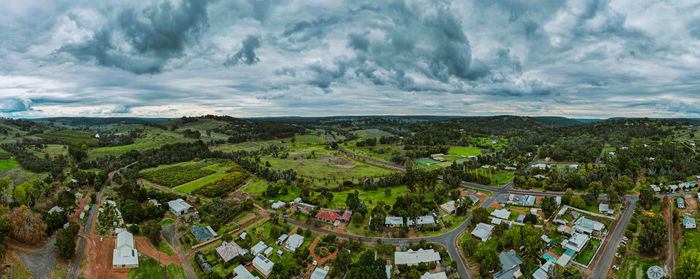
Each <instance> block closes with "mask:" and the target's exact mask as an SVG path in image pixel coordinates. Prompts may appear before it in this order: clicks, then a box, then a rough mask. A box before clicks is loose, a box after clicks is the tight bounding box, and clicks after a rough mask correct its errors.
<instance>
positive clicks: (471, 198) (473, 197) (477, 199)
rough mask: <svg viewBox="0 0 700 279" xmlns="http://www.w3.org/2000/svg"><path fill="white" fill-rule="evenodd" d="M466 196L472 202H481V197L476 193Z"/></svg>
mask: <svg viewBox="0 0 700 279" xmlns="http://www.w3.org/2000/svg"><path fill="white" fill-rule="evenodd" d="M465 197H467V198H469V199H470V200H471V201H472V204H475V203H477V202H479V197H477V196H475V195H466V196H465Z"/></svg>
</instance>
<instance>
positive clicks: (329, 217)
mask: <svg viewBox="0 0 700 279" xmlns="http://www.w3.org/2000/svg"><path fill="white" fill-rule="evenodd" d="M315 217H316V219H319V220H321V221H324V222H327V223H331V224H332V223H333V222H335V220H336V219H338V213H336V212H335V211H332V210H327V209H321V210H319V211H318V213H316V216H315Z"/></svg>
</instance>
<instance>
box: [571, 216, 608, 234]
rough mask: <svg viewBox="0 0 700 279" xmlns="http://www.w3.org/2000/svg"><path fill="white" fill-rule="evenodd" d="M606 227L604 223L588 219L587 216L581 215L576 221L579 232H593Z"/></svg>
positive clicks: (575, 224)
mask: <svg viewBox="0 0 700 279" xmlns="http://www.w3.org/2000/svg"><path fill="white" fill-rule="evenodd" d="M604 228H605V225H603V223H601V222H598V221H594V220H591V219H587V218H586V217H581V218H579V219H578V220H576V222H574V230H576V231H577V232H582V233H587V234H591V233H593V232H597V231H601V230H603V229H604Z"/></svg>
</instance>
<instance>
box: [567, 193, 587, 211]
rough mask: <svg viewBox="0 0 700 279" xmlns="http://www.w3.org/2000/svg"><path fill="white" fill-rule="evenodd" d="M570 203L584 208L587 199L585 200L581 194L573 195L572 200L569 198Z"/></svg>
mask: <svg viewBox="0 0 700 279" xmlns="http://www.w3.org/2000/svg"><path fill="white" fill-rule="evenodd" d="M569 205H571V206H573V207H576V208H581V209H583V208H585V207H586V201H584V200H583V198H582V197H581V196H573V197H571V200H569Z"/></svg>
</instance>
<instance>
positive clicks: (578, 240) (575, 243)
mask: <svg viewBox="0 0 700 279" xmlns="http://www.w3.org/2000/svg"><path fill="white" fill-rule="evenodd" d="M590 239H591V237H590V236H588V235H587V234H583V233H574V234H573V235H571V237H570V238H569V239H567V240H564V241H562V243H561V246H562V247H563V248H564V249H571V250H574V251H576V252H581V249H583V247H584V246H586V243H588V240H590Z"/></svg>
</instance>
